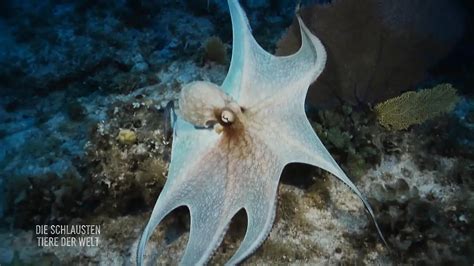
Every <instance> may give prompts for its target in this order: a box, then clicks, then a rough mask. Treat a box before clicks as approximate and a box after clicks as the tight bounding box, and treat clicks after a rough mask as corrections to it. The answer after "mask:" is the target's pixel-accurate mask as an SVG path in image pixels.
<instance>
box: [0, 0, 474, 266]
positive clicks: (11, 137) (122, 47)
mask: <svg viewBox="0 0 474 266" xmlns="http://www.w3.org/2000/svg"><path fill="white" fill-rule="evenodd" d="M240 2H241V3H242V4H243V6H244V8H245V10H246V12H247V14H248V15H249V23H250V24H251V26H252V28H253V29H254V31H253V33H254V35H256V36H255V37H256V39H257V41H258V43H259V44H260V45H261V46H262V47H264V48H265V49H266V50H269V51H273V50H274V49H275V44H277V41H278V39H279V37H280V35H281V33H282V32H283V30H284V29H285V28H287V27H288V25H290V23H291V20H292V18H293V17H294V9H295V6H294V5H295V4H294V1H286V0H278V1H266V2H265V1H246V0H241V1H240ZM315 3H316V4H317V6H316V7H311V6H308V4H315ZM374 3H375V4H374ZM426 4H429V5H430V6H431V8H426V6H425V5H426ZM459 5H463V6H464V7H465V8H464V10H461V11H460V10H459V8H458V7H459ZM302 7H303V8H302V9H301V10H300V12H301V14H302V16H303V19H304V20H305V22H306V23H307V24H314V25H321V27H320V28H318V27H312V30H313V32H314V33H315V34H317V35H319V36H321V37H322V39H323V43H324V45H325V47H326V49H327V51H328V53H329V57H328V59H329V61H328V65H327V69H326V71H327V73H326V72H325V73H324V74H323V76H322V77H321V80H319V81H318V82H319V83H318V82H317V83H316V84H314V85H313V88H312V89H311V90H312V92H313V95H311V97H312V98H311V99H308V103H309V104H308V106H307V113H308V114H309V115H310V122H311V124H312V126H313V128H314V129H315V130H316V131H317V133H318V135H319V136H320V138H321V141H322V142H323V143H324V145H325V146H326V147H327V148H328V149H329V150H330V152H331V154H333V155H334V157H335V159H336V161H337V162H338V163H340V164H341V167H342V168H343V169H344V170H345V171H346V172H348V173H351V179H352V180H354V182H355V183H356V185H357V186H358V187H359V188H360V189H361V191H362V192H363V193H364V194H365V195H367V196H369V197H370V199H369V200H370V202H371V204H373V205H374V208H375V209H376V210H375V214H376V215H377V220H378V221H379V222H380V224H381V226H382V228H383V232H384V234H385V236H386V237H387V242H389V245H390V247H391V252H389V251H388V250H387V249H385V248H384V247H383V246H382V245H380V243H379V242H378V240H377V236H376V233H375V231H374V230H373V227H372V225H371V224H369V223H368V222H367V217H366V216H365V214H364V212H363V206H362V205H361V204H360V203H359V202H358V201H357V198H356V197H354V195H352V193H351V192H350V190H349V189H348V188H347V187H346V186H344V185H342V184H340V183H338V182H335V179H334V177H333V176H331V175H330V174H328V173H326V172H324V171H321V170H317V169H314V168H311V167H309V166H305V165H299V164H291V165H289V166H287V167H286V168H285V169H284V172H283V175H282V179H281V180H282V182H281V184H280V185H279V187H278V195H277V197H278V205H277V207H276V222H275V224H274V226H273V227H272V231H271V233H270V236H269V238H268V239H267V240H266V241H265V242H264V243H263V244H262V246H261V247H260V248H259V249H258V250H257V251H256V253H255V254H254V256H252V257H251V258H249V259H247V260H246V261H244V262H243V263H242V264H243V265H268V264H276V265H281V264H292V265H321V264H322V265H324V264H331V265H332V264H362V265H399V264H434V265H437V264H442V263H444V264H456V265H472V262H473V261H474V258H473V255H472V254H474V248H473V244H472V243H473V240H472V239H473V236H474V232H473V228H474V226H473V225H472V223H473V220H474V206H473V203H474V195H473V191H474V179H473V178H472V177H473V176H474V154H473V151H474V101H473V100H472V96H473V93H472V87H473V85H474V82H473V81H474V79H473V75H472V70H473V69H474V68H473V64H472V62H474V60H472V59H473V53H472V47H473V45H472V44H473V42H474V39H473V36H474V34H473V32H474V30H473V29H474V20H473V19H472V15H470V16H471V17H469V18H468V19H467V20H466V22H467V23H468V24H467V27H465V28H464V27H463V23H462V19H463V15H465V14H467V12H471V13H472V12H473V11H474V4H473V3H472V1H469V0H456V1H447V0H433V1H427V0H413V1H411V0H400V1H383V2H382V1H380V0H370V1H369V0H362V1H357V0H334V1H328V0H317V1H311V0H310V1H302ZM227 12H228V10H227V6H226V3H225V1H220V0H210V1H207V0H198V1H184V0H163V1H155V2H150V1H136V0H124V1H89V0H82V1H74V2H71V1H57V0H47V1H29V0H25V1H0V42H1V43H2V49H0V147H1V148H0V264H1V265H51V264H53V265H54V264H56V265H59V264H77V263H79V264H84V265H96V264H103V265H133V263H134V261H135V252H136V248H137V244H138V239H139V237H140V233H141V232H142V230H143V228H144V227H145V222H146V220H147V219H148V217H149V216H150V213H151V209H152V206H153V204H154V201H155V199H156V197H157V196H158V195H159V194H160V192H161V190H162V187H163V184H164V182H165V181H166V176H167V171H168V164H169V160H170V148H171V147H170V142H171V140H172V139H170V137H172V135H171V134H170V132H172V128H170V125H169V122H170V121H169V119H168V118H167V117H168V115H169V112H170V109H169V107H170V106H172V105H173V104H172V103H173V101H176V99H177V95H178V94H179V91H180V89H181V87H182V86H183V84H187V83H189V82H190V81H193V80H205V81H210V82H213V83H216V84H221V83H222V81H223V80H224V77H225V73H226V65H225V64H224V65H222V64H219V63H217V64H215V63H214V61H211V60H207V61H206V59H205V44H206V41H207V40H209V38H210V37H211V36H219V37H220V38H221V40H222V43H223V44H224V46H225V47H222V48H225V49H229V48H230V47H229V44H230V43H231V38H232V34H231V32H230V31H228V29H229V28H230V19H229V18H228V16H227ZM312 14H316V15H315V16H313V15H312ZM269 25H271V26H270V27H269ZM295 26H296V25H295V24H294V25H293V26H291V27H290V29H289V31H288V33H287V34H288V35H287V38H283V39H282V41H281V42H280V43H278V45H277V46H278V47H277V48H278V49H277V50H278V51H277V53H278V54H287V53H290V52H292V51H295V50H296V49H297V47H298V46H299V43H298V40H299V36H298V34H299V32H298V31H296V30H295V29H296V28H295ZM322 26H324V27H322ZM462 30H466V31H465V33H464V36H463V37H462V39H461V42H460V43H458V44H457V45H456V46H455V50H454V52H453V53H450V54H449V55H448V57H446V59H445V60H442V61H441V62H440V64H437V65H436V66H435V67H433V68H432V66H434V65H433V64H434V63H435V61H439V59H441V58H443V57H445V55H446V54H447V52H448V51H449V50H450V49H451V48H452V45H453V44H454V43H455V42H456V41H457V40H459V37H460V34H461V32H462ZM285 43H286V44H285ZM196 51H199V52H197V53H196ZM435 53H437V54H435ZM407 58H408V59H407ZM207 62H211V63H207ZM427 71H428V73H429V75H428V79H427V80H424V81H423V83H421V84H419V83H418V81H419V80H423V78H424V77H426V75H425V73H426V72H427ZM440 83H450V84H453V86H454V87H455V88H456V89H457V90H458V95H459V101H458V103H457V104H456V106H455V107H454V109H453V110H452V112H450V113H449V115H440V116H437V118H436V119H430V120H428V121H425V122H424V123H422V124H420V125H417V126H411V127H409V128H408V129H407V130H400V131H395V130H389V129H387V128H385V127H383V126H382V125H380V123H379V122H378V121H377V114H376V112H373V110H372V109H371V107H370V105H369V106H367V105H366V104H365V103H367V102H368V103H377V102H379V101H381V100H385V99H387V98H391V97H395V96H398V95H400V94H401V91H402V90H411V89H415V88H422V87H432V86H433V85H435V84H440ZM336 98H338V99H340V100H339V102H343V103H345V104H341V105H340V106H338V107H337V108H330V109H325V110H324V109H317V108H320V107H325V106H331V103H333V102H335V101H337V100H335V99H336ZM446 98H451V99H454V96H453V94H450V96H449V97H446ZM326 100H327V101H326ZM323 101H324V102H323ZM321 102H323V103H322V104H321ZM358 102H363V103H364V104H363V105H359V106H354V104H357V103H358ZM314 103H316V104H317V106H314ZM326 103H327V104H326ZM312 104H313V106H311V105H312ZM175 106H176V105H175ZM314 107H316V108H314ZM444 107H446V106H444ZM121 130H122V131H123V130H125V132H133V133H134V134H135V137H136V140H133V138H132V140H133V141H128V142H127V141H125V142H121V141H120V139H117V137H118V136H119V135H120V132H121ZM125 139H126V138H125ZM129 139H130V138H129ZM37 224H99V225H101V227H102V234H101V235H100V245H99V246H98V247H87V248H80V247H75V248H74V247H38V244H37V241H36V239H35V234H34V226H35V225H37ZM246 224H247V217H246V215H245V213H244V212H240V213H238V214H237V216H236V217H235V219H233V220H232V222H231V225H230V227H229V230H228V233H227V234H226V236H225V237H224V240H223V242H222V245H221V246H219V247H218V248H217V250H216V254H215V256H214V257H213V258H212V259H211V261H210V264H211V265H213V264H217V265H220V264H224V263H225V262H226V261H228V260H229V259H230V257H231V256H232V254H234V253H235V251H236V250H237V248H238V247H239V245H240V243H241V241H242V239H243V237H244V235H245V231H246ZM189 227H190V215H189V213H188V211H187V209H186V208H180V209H177V210H176V211H174V212H172V213H170V214H169V215H168V216H167V217H166V218H165V220H164V221H163V223H162V224H161V225H160V226H159V227H158V228H157V230H156V231H155V233H154V234H153V235H152V237H151V240H150V245H149V247H148V250H147V251H146V253H147V254H149V255H150V261H153V262H156V260H158V259H159V260H160V263H161V264H163V265H165V264H166V265H168V264H177V263H179V259H180V258H181V257H182V255H183V253H184V248H185V246H186V244H187V241H188V239H189V233H188V232H189V229H190V228H189Z"/></svg>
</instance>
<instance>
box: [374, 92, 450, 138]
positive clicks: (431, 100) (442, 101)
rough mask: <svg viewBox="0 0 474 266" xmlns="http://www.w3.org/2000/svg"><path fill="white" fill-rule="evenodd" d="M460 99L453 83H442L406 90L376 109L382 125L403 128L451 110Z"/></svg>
mask: <svg viewBox="0 0 474 266" xmlns="http://www.w3.org/2000/svg"><path fill="white" fill-rule="evenodd" d="M458 101H459V97H458V96H457V94H456V89H455V88H453V86H452V85H451V84H441V85H437V86H435V87H434V88H432V89H424V90H420V91H417V92H413V91H410V92H405V93H403V94H402V95H400V96H398V97H396V98H392V99H389V100H387V101H385V102H382V103H379V104H377V105H376V106H375V108H374V110H375V113H376V114H377V119H378V121H379V122H380V124H381V125H383V126H384V127H386V128H389V129H394V130H401V129H407V128H408V127H410V126H411V125H415V124H421V123H423V122H425V121H427V120H429V119H433V118H435V117H437V116H439V115H441V114H444V113H449V112H451V111H452V110H453V109H454V107H455V105H456V104H457V102H458Z"/></svg>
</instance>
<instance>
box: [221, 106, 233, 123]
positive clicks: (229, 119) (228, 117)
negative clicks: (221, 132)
mask: <svg viewBox="0 0 474 266" xmlns="http://www.w3.org/2000/svg"><path fill="white" fill-rule="evenodd" d="M221 121H222V123H223V124H224V125H230V124H232V123H233V122H234V121H235V114H234V112H232V110H230V109H228V108H224V109H223V110H222V112H221Z"/></svg>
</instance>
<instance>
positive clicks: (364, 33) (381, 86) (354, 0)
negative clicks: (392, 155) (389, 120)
mask: <svg viewBox="0 0 474 266" xmlns="http://www.w3.org/2000/svg"><path fill="white" fill-rule="evenodd" d="M434 6H436V7H434ZM433 9H436V10H440V11H439V12H431V10H433ZM406 10H409V12H406ZM441 10H442V11H441ZM300 13H301V16H302V17H303V20H304V21H305V22H306V23H307V24H308V25H309V28H310V29H311V30H312V31H313V32H314V33H315V34H316V35H317V36H320V38H321V40H322V42H323V43H324V45H325V46H326V47H327V49H328V62H327V67H326V70H325V72H324V73H323V74H322V75H321V77H320V78H319V79H318V80H317V81H316V82H315V83H314V84H313V85H312V88H311V89H310V90H309V96H308V97H309V101H310V102H311V103H312V104H315V105H318V106H328V105H330V103H335V101H337V99H338V100H340V101H343V102H347V103H350V104H358V103H360V102H362V103H377V102H380V101H382V100H385V99H388V98H390V97H394V96H397V95H399V94H400V92H403V91H405V90H407V89H411V88H414V86H416V85H417V84H418V83H419V82H420V81H422V80H423V79H424V78H425V77H426V74H427V71H428V69H429V68H430V67H432V66H433V65H434V64H435V63H437V62H439V60H441V59H443V58H444V57H445V56H446V55H447V54H448V53H449V51H450V50H451V49H452V48H453V46H454V45H455V44H456V42H457V41H458V40H459V39H460V38H461V36H462V28H463V12H462V10H461V9H460V8H459V7H458V6H456V4H452V3H451V2H450V1H447V0H437V1H379V0H362V1H359V0H338V1H332V2H331V3H330V4H324V5H314V6H309V7H305V8H302V10H300ZM421 13H422V14H424V15H423V16H421V15H420V14H421ZM444 21H449V23H444ZM440 28H443V30H439V29H440ZM435 29H436V30H435ZM299 35H300V33H299V30H298V27H297V24H296V21H295V22H294V23H293V24H292V25H291V27H290V28H289V29H288V31H287V33H286V34H285V35H284V36H283V37H282V39H281V40H280V41H279V42H278V44H277V50H276V54H277V55H288V54H291V53H293V52H295V51H296V50H297V48H298V47H299V45H300V43H299V40H300V37H299Z"/></svg>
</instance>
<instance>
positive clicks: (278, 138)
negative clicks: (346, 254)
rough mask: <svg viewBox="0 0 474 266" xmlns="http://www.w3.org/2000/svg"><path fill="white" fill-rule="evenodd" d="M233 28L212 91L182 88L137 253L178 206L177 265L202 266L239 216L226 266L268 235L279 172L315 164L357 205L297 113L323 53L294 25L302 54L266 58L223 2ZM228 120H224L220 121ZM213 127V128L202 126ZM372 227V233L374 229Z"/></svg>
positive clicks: (241, 17)
mask: <svg viewBox="0 0 474 266" xmlns="http://www.w3.org/2000/svg"><path fill="white" fill-rule="evenodd" d="M228 4H229V9H230V12H231V17H232V25H233V51H232V61H231V66H230V69H229V73H228V74H227V77H226V79H225V81H224V83H223V84H222V85H221V86H217V85H215V84H212V83H208V82H199V83H191V84H190V85H189V86H186V87H185V88H184V89H183V91H182V93H181V95H180V101H179V105H180V109H181V111H180V113H181V117H178V120H177V122H176V126H175V132H174V138H173V148H172V158H171V164H170V169H169V176H168V180H167V182H166V184H165V187H164V188H163V191H162V193H161V195H160V197H159V198H158V200H157V203H156V205H155V208H154V209H153V213H152V215H151V218H150V221H149V222H148V225H147V227H146V228H145V231H144V233H143V235H142V238H141V240H140V243H139V246H138V253H137V262H138V264H141V263H142V260H143V255H144V254H143V253H144V249H145V245H146V242H147V241H148V239H149V237H150V235H151V233H152V232H153V230H154V229H155V227H156V226H157V225H158V224H159V222H160V221H161V220H162V219H163V217H164V216H166V215H167V214H168V213H169V212H171V211H172V210H173V209H175V208H177V207H179V206H187V207H188V208H189V210H190V213H191V232H190V237H189V242H188V244H187V247H186V251H185V254H184V256H183V258H182V260H181V264H183V265H195V264H198V265H200V264H204V263H205V262H207V261H208V259H209V258H210V256H211V255H212V253H213V252H214V250H215V249H216V248H217V247H218V245H219V244H220V242H221V241H222V238H223V236H224V234H225V231H226V229H227V227H228V225H229V223H230V220H231V219H232V217H233V216H234V215H235V214H236V213H237V212H238V211H239V210H241V209H244V210H245V211H246V212H247V217H248V226H247V232H246V235H245V237H244V240H243V241H242V243H241V245H240V247H239V249H238V250H237V251H236V253H235V254H234V256H233V257H232V258H231V259H230V260H229V262H228V264H229V265H234V264H237V263H239V262H241V261H242V260H243V259H245V258H246V257H247V256H249V255H251V254H252V253H253V252H254V251H255V249H257V248H258V247H259V246H260V245H261V243H262V242H263V241H264V240H265V238H266V237H267V236H268V233H269V232H270V230H271V227H272V224H273V220H274V217H275V209H276V208H275V206H276V193H277V188H278V183H279V179H280V175H281V172H282V170H283V168H284V167H285V165H287V164H288V163H292V162H301V163H307V164H311V165H314V166H317V167H320V168H322V169H324V170H326V171H328V172H330V173H332V174H333V175H335V176H336V177H338V178H339V179H340V180H341V181H343V182H344V183H346V184H347V185H348V186H349V187H350V188H351V189H352V190H353V191H354V192H355V193H356V194H357V195H358V196H359V197H360V198H361V200H362V201H363V202H364V204H365V206H366V208H367V210H368V211H369V213H370V215H371V216H372V218H373V213H372V210H371V208H370V206H369V205H368V203H367V201H366V200H365V199H364V198H363V196H362V195H361V193H360V192H359V190H358V189H357V188H356V187H355V185H354V184H353V183H352V182H351V181H350V180H349V178H348V177H347V176H346V175H345V173H344V172H343V171H342V170H341V168H340V167H339V166H338V165H337V163H336V162H335V161H334V159H333V158H332V157H331V155H330V154H329V152H328V151H327V150H326V148H325V147H324V146H323V144H322V143H321V141H320V140H319V138H318V137H317V136H316V134H315V132H314V131H313V129H312V127H311V125H310V123H309V121H308V119H307V118H306V114H305V111H304V100H305V97H306V93H307V90H308V87H309V85H310V84H311V83H312V82H313V81H314V80H315V79H316V78H317V77H318V76H319V75H320V74H321V72H322V71H323V69H324V65H325V62H326V52H325V49H324V47H323V45H322V44H321V42H320V41H319V40H318V39H317V38H316V36H314V35H313V34H312V33H311V32H309V30H308V29H307V28H306V27H305V25H304V24H303V23H302V21H301V19H299V18H298V19H299V22H300V27H301V33H302V34H301V35H302V47H301V48H300V50H299V51H298V52H297V53H296V54H294V55H291V56H287V57H275V56H273V55H271V54H269V53H267V52H266V51H264V50H263V49H262V48H261V47H260V46H259V45H258V43H257V42H256V41H255V39H254V38H253V36H252V34H251V31H250V27H249V25H248V22H247V18H246V16H245V13H244V11H243V10H242V8H241V7H240V5H239V3H238V1H237V0H228ZM229 117H230V118H231V119H230V120H229ZM209 121H214V129H215V130H212V129H206V128H202V126H208V125H209V123H208V122H209ZM377 230H378V232H379V234H380V235H381V233H380V230H379V229H378V226H377Z"/></svg>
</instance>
